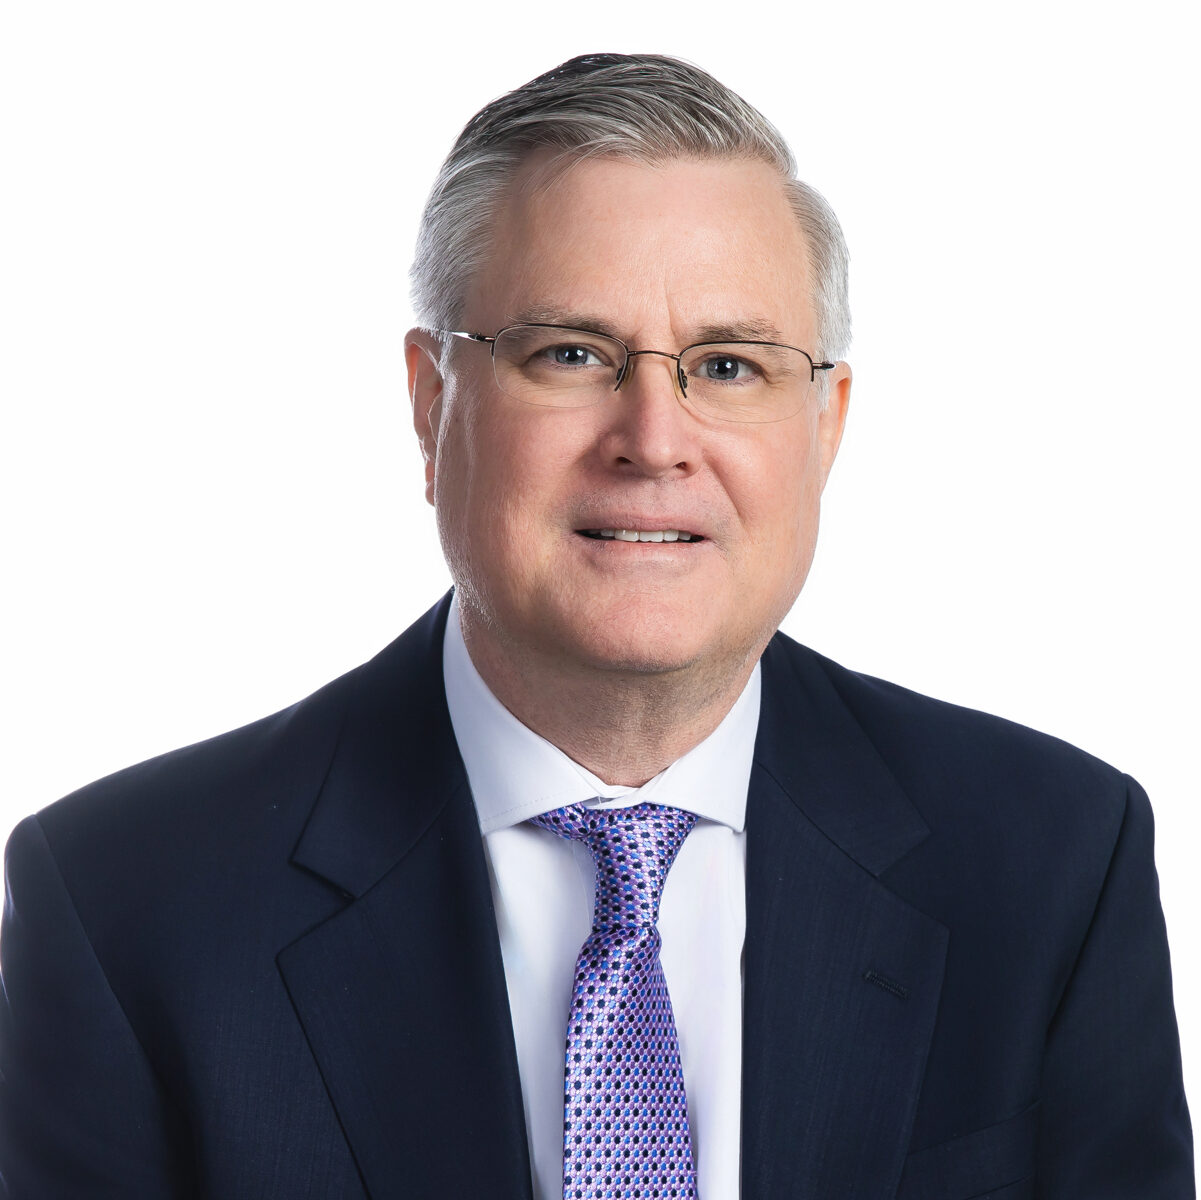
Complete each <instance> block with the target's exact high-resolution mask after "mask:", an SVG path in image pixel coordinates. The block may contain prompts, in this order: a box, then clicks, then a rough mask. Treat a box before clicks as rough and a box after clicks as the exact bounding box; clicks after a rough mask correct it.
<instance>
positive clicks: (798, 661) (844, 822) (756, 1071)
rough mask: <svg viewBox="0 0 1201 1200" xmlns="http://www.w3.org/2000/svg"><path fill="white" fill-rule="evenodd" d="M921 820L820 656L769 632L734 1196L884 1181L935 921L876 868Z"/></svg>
mask: <svg viewBox="0 0 1201 1200" xmlns="http://www.w3.org/2000/svg"><path fill="white" fill-rule="evenodd" d="M927 834H928V830H927V828H926V826H925V824H924V822H923V821H922V819H921V817H920V815H919V814H918V813H917V811H916V810H915V809H914V807H913V805H912V804H911V803H910V801H909V799H908V798H907V797H906V796H905V794H904V793H903V792H902V790H901V789H900V786H899V785H898V784H897V782H896V781H895V779H894V778H893V777H892V775H891V774H890V773H889V772H888V770H887V768H886V767H885V765H884V763H883V762H882V761H881V760H880V758H879V756H878V754H877V753H876V751H875V749H874V747H873V746H872V745H871V743H870V742H869V741H868V739H867V737H866V735H865V734H864V733H863V731H862V729H861V728H860V727H859V725H858V723H857V722H856V721H855V719H854V717H853V716H852V715H851V713H850V712H849V711H848V710H847V708H846V706H845V705H844V703H843V702H842V700H841V698H840V697H839V696H838V694H837V692H836V691H835V690H834V688H833V687H832V685H831V683H830V681H829V678H828V676H827V675H826V673H825V672H824V670H823V669H822V667H821V666H820V663H819V660H818V659H817V658H816V656H814V655H812V654H811V653H810V652H809V651H805V650H802V649H801V648H799V647H795V646H791V647H790V645H789V644H788V643H786V642H784V641H783V640H782V639H779V638H777V639H775V641H773V643H772V645H771V646H770V647H769V648H768V652H767V653H766V654H765V655H764V658H763V707H762V716H761V718H760V730H759V738H758V742H757V744H756V760H755V766H754V769H753V772H752V778H751V787H750V792H749V795H748V801H747V935H746V947H745V956H744V983H745V991H744V994H745V1001H744V1017H743V1020H744V1026H743V1116H742V1122H743V1124H742V1160H743V1197H744V1200H767V1198H769V1197H776V1196H781V1195H789V1196H805V1197H809V1196H812V1197H821V1198H822V1200H827V1198H833V1197H855V1198H856V1200H875V1198H880V1200H883V1198H884V1197H891V1196H893V1195H894V1194H895V1192H896V1187H897V1183H898V1181H899V1179H900V1176H901V1171H902V1168H903V1164H904V1159H905V1154H906V1151H907V1148H908V1143H909V1134H910V1129H911V1127H912V1123H913V1116H914V1111H915V1108H916V1103H917V1098H918V1094H919V1091H920V1088H921V1083H922V1076H923V1073H924V1070H925V1062H926V1055H927V1051H928V1048H929V1042H930V1038H931V1035H932V1033H933V1028H934V1018H935V1014H936V1011H937V1007H938V999H939V992H940V989H941V985H942V971H943V961H944V957H945V951H946V942H947V931H946V929H945V928H944V927H943V926H942V925H940V924H938V923H937V922H935V921H933V920H931V919H930V918H929V917H926V916H925V915H923V914H922V913H920V912H918V911H917V910H915V909H913V908H912V907H911V906H909V905H908V904H907V903H906V902H905V901H903V900H901V899H900V898H899V897H897V896H896V895H895V894H894V893H893V892H891V891H890V890H889V889H888V888H887V887H886V886H884V885H883V884H882V883H881V882H880V881H879V879H878V878H877V876H878V875H879V874H880V873H881V872H883V871H884V870H885V869H886V868H887V867H888V866H890V865H891V864H892V863H893V862H895V861H896V860H897V859H899V858H900V857H901V856H902V855H903V854H905V853H906V852H907V851H908V850H910V849H912V848H913V847H914V846H915V845H917V844H918V843H919V842H920V841H921V840H923V839H924V838H925V837H926V836H927Z"/></svg>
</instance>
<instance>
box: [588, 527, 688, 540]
mask: <svg viewBox="0 0 1201 1200" xmlns="http://www.w3.org/2000/svg"><path fill="white" fill-rule="evenodd" d="M582 532H584V533H586V534H588V535H589V536H590V537H594V538H603V539H605V540H607V541H617V542H691V541H692V540H693V538H695V537H697V536H698V535H697V534H693V533H685V532H684V531H683V530H680V529H585V530H583V531H582Z"/></svg>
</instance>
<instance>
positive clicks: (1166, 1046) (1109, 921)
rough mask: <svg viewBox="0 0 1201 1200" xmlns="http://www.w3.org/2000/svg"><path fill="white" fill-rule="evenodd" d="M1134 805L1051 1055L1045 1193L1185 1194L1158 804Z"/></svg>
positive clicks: (1130, 799)
mask: <svg viewBox="0 0 1201 1200" xmlns="http://www.w3.org/2000/svg"><path fill="white" fill-rule="evenodd" d="M1127 785H1128V790H1127V797H1126V810H1125V815H1124V817H1123V820H1122V825H1121V829H1120V831H1119V833H1118V837H1117V841H1116V843H1115V845H1114V850H1113V854H1112V857H1111V859H1110V862H1109V868H1108V871H1107V873H1106V876H1105V882H1104V885H1103V886H1102V888H1101V892H1100V895H1099V897H1098V900H1097V905H1096V908H1095V910H1094V912H1093V916H1092V922H1091V924H1090V927H1089V930H1088V934H1087V936H1086V938H1085V940H1084V944H1083V946H1082V947H1081V950H1080V954H1079V956H1078V958H1077V961H1076V964H1075V968H1074V970H1073V972H1072V976H1071V978H1070V980H1069V981H1068V985H1067V988H1066V989H1065V991H1064V994H1063V997H1062V999H1061V1001H1060V1004H1059V1009H1058V1011H1057V1013H1056V1015H1055V1018H1054V1020H1053V1022H1052V1024H1051V1027H1050V1030H1049V1033H1048V1040H1047V1046H1046V1054H1045V1059H1044V1072H1043V1086H1042V1110H1041V1118H1042V1120H1041V1129H1040V1136H1039V1159H1040V1162H1039V1171H1038V1176H1037V1178H1038V1188H1037V1193H1036V1194H1037V1196H1038V1198H1039V1200H1080V1198H1081V1197H1089V1200H1188V1198H1191V1197H1194V1196H1195V1195H1196V1191H1195V1187H1194V1180H1193V1156H1192V1132H1191V1129H1190V1126H1189V1116H1188V1109H1187V1107H1186V1105H1185V1099H1184V1084H1183V1081H1182V1077H1181V1068H1180V1046H1179V1040H1178V1035H1177V1030H1176V1017H1175V1012H1174V1010H1173V1007H1172V982H1171V971H1170V966H1169V961H1168V944H1167V936H1166V932H1165V929H1164V920H1163V913H1162V911H1161V909H1160V904H1159V884H1158V880H1157V878H1156V874H1155V864H1154V859H1153V840H1154V838H1153V826H1152V818H1151V806H1150V804H1149V802H1148V800H1147V796H1146V793H1145V792H1144V791H1143V790H1142V788H1141V787H1139V785H1138V784H1137V783H1135V782H1134V780H1132V779H1128V780H1127Z"/></svg>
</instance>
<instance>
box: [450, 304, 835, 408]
mask: <svg viewBox="0 0 1201 1200" xmlns="http://www.w3.org/2000/svg"><path fill="white" fill-rule="evenodd" d="M441 332H443V333H445V334H447V335H448V336H450V337H457V338H464V339H465V340H467V341H469V342H478V343H482V344H485V345H487V346H489V347H490V349H491V351H492V370H493V373H494V374H495V376H496V383H497V386H498V387H499V388H500V390H501V391H502V392H504V393H505V395H507V396H512V397H513V398H514V399H516V400H521V401H524V402H525V403H526V404H541V405H545V406H546V407H549V408H587V407H589V406H590V405H593V404H600V403H601V401H603V400H605V399H607V398H608V397H609V396H611V395H612V394H613V393H614V392H616V391H618V390H619V389H620V388H621V385H622V384H623V383H624V382H625V381H626V380H627V379H628V378H629V376H630V369H631V366H632V363H633V360H634V359H635V358H636V357H638V356H639V355H642V354H654V355H658V356H659V357H661V358H669V359H671V360H673V361H674V363H675V372H674V375H675V382H676V385H677V387H678V388H679V395H680V399H681V400H682V401H683V402H684V404H685V405H686V406H687V407H688V408H690V409H692V410H693V411H694V412H696V413H697V414H698V415H701V416H711V417H717V418H719V419H721V420H723V421H754V422H763V421H782V420H784V419H785V418H786V417H791V416H795V415H796V414H797V413H798V412H800V411H801V409H802V407H804V404H805V400H806V399H807V398H808V395H809V390H810V388H811V387H812V386H813V381H814V380H815V379H816V378H817V372H818V371H829V370H832V369H833V367H834V364H833V363H830V362H814V361H813V359H812V358H811V357H810V356H809V355H808V354H806V353H805V351H804V350H798V349H797V348H796V347H795V346H781V345H778V344H777V343H775V342H697V343H695V344H694V345H691V346H685V347H684V349H683V350H681V351H680V353H679V354H668V353H667V351H665V350H631V349H630V348H629V346H627V345H626V344H625V342H623V341H621V340H620V339H619V338H615V337H608V336H606V335H605V334H601V333H590V332H589V331H588V330H586V329H570V328H567V327H565V326H562V325H509V326H507V327H506V328H504V329H502V330H501V331H500V332H499V333H497V334H495V335H494V336H493V337H488V336H487V335H486V334H482V333H465V332H463V331H461V330H450V329H448V330H442V331H441Z"/></svg>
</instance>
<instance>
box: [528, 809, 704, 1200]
mask: <svg viewBox="0 0 1201 1200" xmlns="http://www.w3.org/2000/svg"><path fill="white" fill-rule="evenodd" d="M531 823H532V824H534V825H540V826H541V827H542V828H543V829H549V830H550V831H551V832H552V833H557V834H558V835H559V836H560V837H564V838H569V839H571V840H572V841H578V842H583V843H584V845H586V846H587V847H588V849H589V850H591V851H592V856H593V858H595V859H596V904H595V907H594V910H593V915H592V932H591V933H590V934H589V935H588V938H587V940H586V941H585V942H584V945H583V947H582V949H581V950H580V956H579V958H578V959H577V960H576V967H575V984H574V986H573V987H572V992H571V1010H570V1012H569V1013H568V1018H567V1065H566V1074H565V1082H564V1097H563V1100H564V1116H563V1195H564V1197H565V1198H569V1200H575V1198H576V1197H581V1198H583V1200H593V1198H595V1200H600V1198H601V1197H612V1198H613V1200H625V1198H627V1197H630V1198H632V1197H656V1196H657V1197H663V1198H665V1200H666V1198H667V1197H676V1198H677V1200H695V1197H696V1172H695V1169H694V1167H693V1164H692V1140H691V1138H690V1136H689V1133H688V1103H687V1099H686V1097H685V1094H684V1073H683V1071H682V1069H681V1067H680V1045H679V1041H678V1039H677V1037H676V1023H675V1018H674V1017H673V1016H672V1011H671V999H670V997H669V996H668V994H667V982H666V980H665V979H664V978H663V967H662V964H661V963H660V962H659V930H658V929H657V928H656V927H655V922H656V921H657V920H658V919H659V900H660V897H661V896H662V894H663V883H664V880H666V878H667V872H668V870H669V869H670V867H671V864H672V863H673V862H674V861H675V857H676V853H677V851H678V850H679V849H680V846H681V845H682V844H683V842H684V838H685V837H687V836H688V833H689V831H690V830H691V829H692V827H693V825H695V824H696V814H695V813H690V812H684V811H682V810H681V809H678V808H664V807H662V806H660V805H656V804H639V805H636V806H635V807H633V808H611V809H590V808H585V807H584V806H583V805H582V804H572V805H568V807H566V808H559V809H556V810H555V811H554V812H548V813H544V814H543V815H542V816H539V817H533V818H532V819H531Z"/></svg>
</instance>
